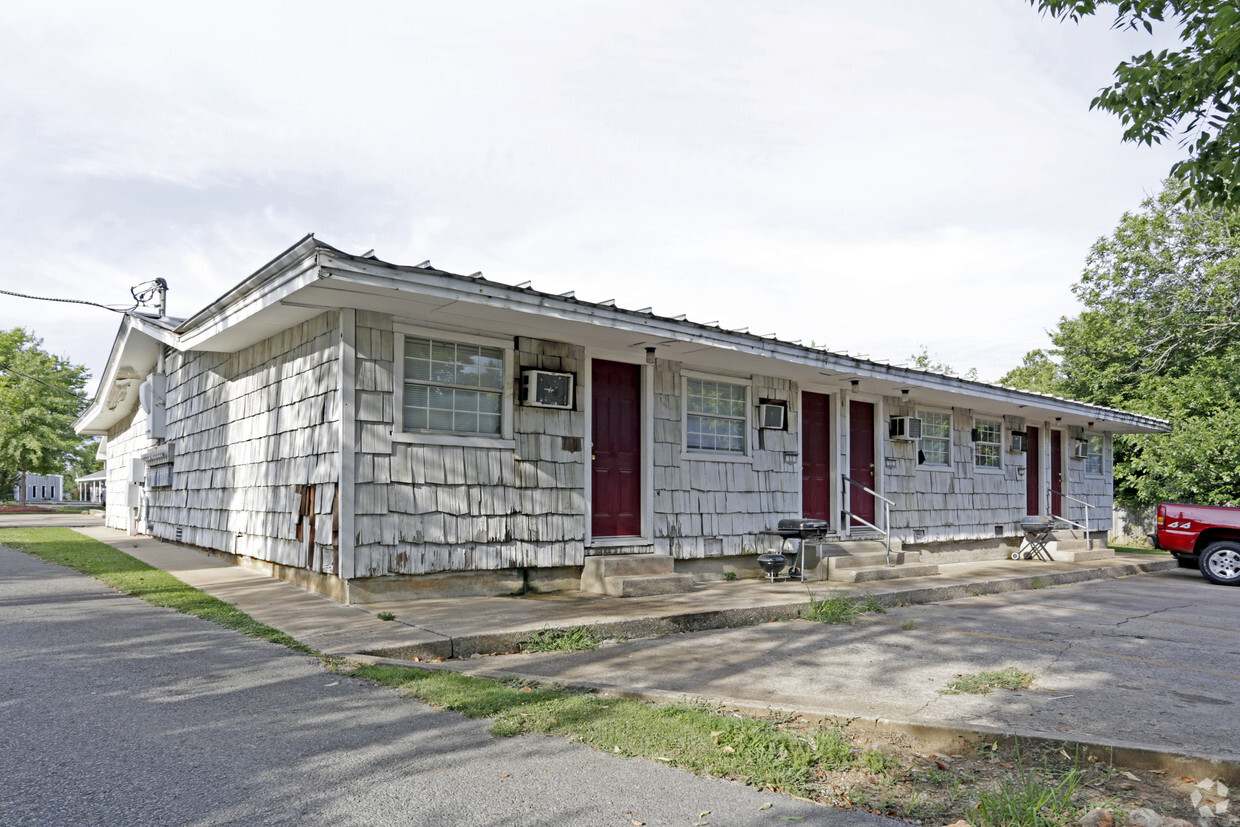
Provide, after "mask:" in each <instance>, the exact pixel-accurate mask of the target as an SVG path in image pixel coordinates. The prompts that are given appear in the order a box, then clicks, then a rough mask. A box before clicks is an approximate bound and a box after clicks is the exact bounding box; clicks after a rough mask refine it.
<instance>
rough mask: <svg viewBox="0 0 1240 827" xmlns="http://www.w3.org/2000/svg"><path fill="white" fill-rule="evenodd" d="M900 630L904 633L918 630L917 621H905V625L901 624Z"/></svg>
mask: <svg viewBox="0 0 1240 827" xmlns="http://www.w3.org/2000/svg"><path fill="white" fill-rule="evenodd" d="M900 628H901V629H903V630H904V631H906V632H911V631H913V630H914V629H916V628H917V621H915V620H906V621H904V622H903V623H901V624H900Z"/></svg>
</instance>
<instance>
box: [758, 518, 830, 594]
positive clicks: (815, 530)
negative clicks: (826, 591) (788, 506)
mask: <svg viewBox="0 0 1240 827" xmlns="http://www.w3.org/2000/svg"><path fill="white" fill-rule="evenodd" d="M830 530H831V526H830V525H828V523H827V521H826V520H816V519H813V518H807V517H788V518H785V519H782V520H780V521H779V524H778V525H777V526H776V528H775V530H774V531H767V532H763V533H765V534H775V535H778V536H780V537H782V538H783V539H784V542H785V543H792V542H795V544H796V545H795V546H794V548H795V550H796V553H795V554H794V555H793V563H792V567H791V568H789V569H788V576H789V577H798V578H800V579H801V580H802V581H804V580H805V562H806V561H805V541H806V540H817V539H821V538H822V537H823V536H824V535H826V534H827V532H828V531H830ZM815 565H817V561H816V560H815ZM819 575H820V577H821V572H820V573H819Z"/></svg>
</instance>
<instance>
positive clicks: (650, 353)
mask: <svg viewBox="0 0 1240 827" xmlns="http://www.w3.org/2000/svg"><path fill="white" fill-rule="evenodd" d="M646 364H647V365H653V364H654V348H652V347H648V348H646Z"/></svg>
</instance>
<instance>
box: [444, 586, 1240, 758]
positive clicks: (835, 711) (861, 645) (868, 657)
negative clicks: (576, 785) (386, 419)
mask: <svg viewBox="0 0 1240 827" xmlns="http://www.w3.org/2000/svg"><path fill="white" fill-rule="evenodd" d="M445 666H450V668H454V669H459V670H461V671H465V672H469V673H473V674H482V675H492V676H500V675H510V676H521V677H523V678H528V679H537V680H544V681H561V682H565V683H571V684H579V685H587V686H593V687H599V688H603V689H608V690H614V691H617V692H635V693H638V694H644V695H647V696H650V697H669V696H671V697H676V696H680V697H686V698H706V699H711V700H714V701H720V702H723V703H730V704H736V705H738V706H742V707H746V708H751V709H753V708H757V709H761V708H764V707H770V708H777V709H782V710H796V711H800V712H803V713H810V714H816V715H824V716H833V717H839V718H844V719H862V720H867V719H868V720H876V721H877V720H882V721H891V722H897V723H899V722H906V723H918V724H926V725H930V726H936V727H946V728H952V727H955V728H959V729H976V730H980V731H993V732H1008V733H1016V734H1028V735H1036V736H1041V737H1050V738H1059V739H1063V740H1080V741H1086V742H1098V743H1111V744H1116V745H1121V746H1132V747H1134V748H1138V749H1140V748H1147V749H1154V750H1163V751H1173V752H1183V753H1186V754H1189V755H1197V756H1208V757H1217V758H1220V759H1222V760H1225V761H1229V762H1232V763H1233V764H1234V763H1235V762H1237V761H1238V760H1240V721H1237V719H1236V716H1235V715H1234V714H1233V712H1234V702H1235V698H1236V697H1237V695H1238V694H1240V588H1228V587H1223V586H1213V585H1210V584H1208V583H1206V582H1205V581H1204V580H1203V579H1202V577H1201V576H1200V575H1199V574H1198V573H1197V572H1195V571H1190V570H1171V571H1163V572H1157V573H1147V574H1140V575H1135V576H1131V577H1123V578H1119V579H1113V580H1100V581H1091V582H1085V583H1079V584H1071V585H1064V586H1054V587H1048V588H1044V589H1035V590H1030V591H1020V592H1010V593H1004V594H989V595H979V596H975V597H968V598H964V599H960V600H953V601H949V602H944V603H937V604H924V605H916V606H906V607H897V608H892V609H890V610H888V611H887V612H886V613H885V614H876V615H871V616H868V617H865V618H862V619H860V620H858V621H857V622H856V623H855V624H854V625H852V626H829V625H823V624H817V623H810V622H807V621H792V622H782V623H766V624H762V625H758V626H749V627H742V628H735V629H720V630H714V631H705V632H697V633H693V634H686V635H670V636H667V637H661V638H653V639H647V640H635V641H629V642H623V643H619V644H617V645H611V646H604V647H602V648H600V649H597V650H594V651H587V652H575V653H568V654H559V653H551V654H522V655H503V656H495V657H481V658H474V659H470V660H463V661H457V662H455V663H452V664H445ZM1007 666H1015V667H1018V668H1020V669H1023V670H1025V671H1028V672H1032V673H1033V674H1034V675H1036V676H1037V679H1036V682H1035V684H1034V685H1033V687H1032V688H1031V689H1029V690H1022V691H998V692H992V693H991V694H989V695H983V696H977V695H948V694H943V693H942V692H941V691H940V690H942V689H943V688H945V687H946V685H947V683H948V682H949V681H950V680H951V679H952V678H953V677H955V676H957V675H960V674H969V673H973V672H977V671H980V670H988V669H996V668H1002V667H1007Z"/></svg>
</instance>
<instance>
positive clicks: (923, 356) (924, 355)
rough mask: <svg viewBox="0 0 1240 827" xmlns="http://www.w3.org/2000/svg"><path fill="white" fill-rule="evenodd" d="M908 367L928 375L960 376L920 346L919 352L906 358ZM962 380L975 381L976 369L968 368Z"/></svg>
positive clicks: (923, 346) (924, 347)
mask: <svg viewBox="0 0 1240 827" xmlns="http://www.w3.org/2000/svg"><path fill="white" fill-rule="evenodd" d="M908 363H909V367H911V368H914V369H916V370H925V371H929V372H930V373H941V374H943V375H944V376H960V374H958V373H956V369H955V368H954V367H952V366H951V365H949V364H947V363H946V362H940V361H938V360H937V359H935V358H934V357H933V356H931V355H930V349H929V348H927V347H926V346H925V345H921V352H920V353H914V354H912V355H911V356H909V357H908ZM960 378H962V379H969V380H972V381H977V368H969V369H968V370H967V371H965V373H964V375H963V376H961V377H960Z"/></svg>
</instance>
